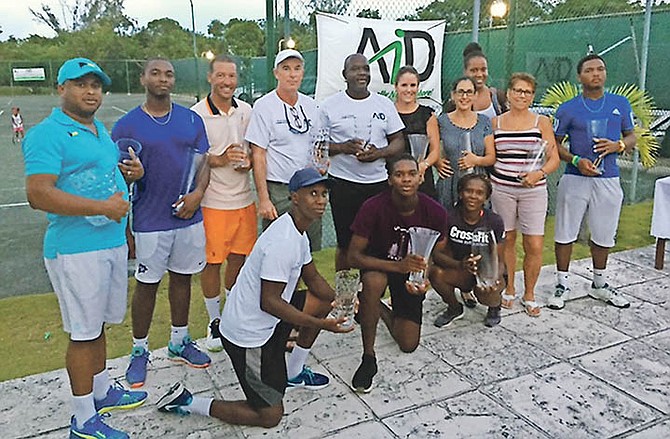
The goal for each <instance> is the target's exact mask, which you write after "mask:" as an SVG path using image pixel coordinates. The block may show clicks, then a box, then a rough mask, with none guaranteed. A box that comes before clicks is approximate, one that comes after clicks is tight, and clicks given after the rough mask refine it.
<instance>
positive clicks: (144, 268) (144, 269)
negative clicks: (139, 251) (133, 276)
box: [137, 264, 149, 274]
mask: <svg viewBox="0 0 670 439" xmlns="http://www.w3.org/2000/svg"><path fill="white" fill-rule="evenodd" d="M147 271H149V269H148V268H147V266H146V265H144V264H137V274H142V273H146V272H147Z"/></svg>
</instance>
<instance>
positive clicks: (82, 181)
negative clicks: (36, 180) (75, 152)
mask: <svg viewBox="0 0 670 439" xmlns="http://www.w3.org/2000/svg"><path fill="white" fill-rule="evenodd" d="M117 172H118V171H117V169H116V167H115V168H114V169H112V170H110V171H109V172H107V173H105V174H103V175H100V174H99V173H98V172H95V170H93V169H85V170H83V171H80V172H77V173H74V174H72V175H71V176H70V183H71V184H72V186H73V187H74V188H75V190H76V195H80V196H82V197H85V198H91V199H93V200H106V199H108V198H109V197H111V196H112V195H114V194H115V193H116V192H119V191H120V189H119V188H118V186H117V184H116V173H117ZM84 218H85V219H86V221H88V222H89V224H91V225H93V226H95V227H100V226H104V225H107V224H110V223H112V222H114V221H113V220H111V219H109V218H107V217H106V216H105V215H90V216H85V217H84Z"/></svg>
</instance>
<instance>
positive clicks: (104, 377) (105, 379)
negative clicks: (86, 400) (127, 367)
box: [93, 368, 112, 401]
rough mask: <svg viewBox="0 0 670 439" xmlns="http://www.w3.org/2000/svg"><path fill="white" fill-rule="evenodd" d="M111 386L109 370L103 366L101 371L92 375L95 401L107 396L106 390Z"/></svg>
mask: <svg viewBox="0 0 670 439" xmlns="http://www.w3.org/2000/svg"><path fill="white" fill-rule="evenodd" d="M111 386H112V380H110V379H109V371H108V370H107V368H105V369H104V370H103V371H102V372H100V373H98V374H96V375H93V397H94V398H95V399H96V401H101V400H103V399H105V397H106V396H107V391H109V388H110V387H111Z"/></svg>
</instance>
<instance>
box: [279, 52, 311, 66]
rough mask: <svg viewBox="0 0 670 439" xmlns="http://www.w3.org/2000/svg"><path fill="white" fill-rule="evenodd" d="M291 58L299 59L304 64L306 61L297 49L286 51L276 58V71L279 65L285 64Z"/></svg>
mask: <svg viewBox="0 0 670 439" xmlns="http://www.w3.org/2000/svg"><path fill="white" fill-rule="evenodd" d="M289 58H298V59H299V60H300V61H302V62H303V63H304V62H305V59H304V58H303V57H302V54H301V53H300V52H298V51H297V50H295V49H284V50H282V51H281V52H279V53H278V54H277V56H275V69H276V68H277V66H279V64H281V63H283V62H284V61H286V60H287V59H289Z"/></svg>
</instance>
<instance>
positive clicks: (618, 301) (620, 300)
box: [589, 284, 630, 308]
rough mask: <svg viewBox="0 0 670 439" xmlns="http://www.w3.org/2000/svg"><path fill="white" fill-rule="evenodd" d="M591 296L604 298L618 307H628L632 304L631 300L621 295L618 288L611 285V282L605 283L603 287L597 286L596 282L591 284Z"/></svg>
mask: <svg viewBox="0 0 670 439" xmlns="http://www.w3.org/2000/svg"><path fill="white" fill-rule="evenodd" d="M589 296H591V297H593V298H594V299H598V300H602V301H603V302H606V303H608V304H610V305H612V306H616V307H617V308H628V307H629V306H630V302H629V301H628V300H626V299H625V298H624V297H623V296H621V295H620V294H619V292H618V291H617V290H615V289H614V288H612V287H610V286H609V284H605V285H603V286H602V287H601V288H596V286H595V285H594V284H591V291H590V292H589Z"/></svg>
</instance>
